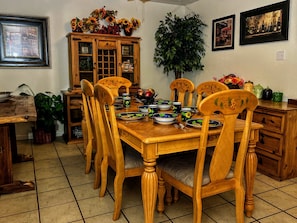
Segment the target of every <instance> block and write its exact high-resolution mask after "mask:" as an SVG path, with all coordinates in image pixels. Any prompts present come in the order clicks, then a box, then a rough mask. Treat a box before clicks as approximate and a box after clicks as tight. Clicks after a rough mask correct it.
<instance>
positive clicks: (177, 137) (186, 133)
mask: <svg viewBox="0 0 297 223" xmlns="http://www.w3.org/2000/svg"><path fill="white" fill-rule="evenodd" d="M138 105H140V104H137V103H132V106H131V108H129V109H124V110H126V111H137V107H138ZM120 112H123V110H121V111H120ZM169 112H171V111H169ZM195 117H201V116H200V115H199V114H198V115H195V116H194V117H193V118H195ZM178 119H179V118H178ZM213 119H214V120H220V116H219V115H214V117H213ZM118 127H119V133H120V137H121V140H122V141H124V142H125V143H127V144H128V145H130V146H131V147H132V148H134V149H135V150H137V151H138V152H139V153H141V155H142V157H143V163H144V166H145V168H144V172H143V174H142V177H141V190H142V200H143V209H144V222H145V223H153V219H154V211H155V208H156V200H157V190H158V177H157V174H156V164H157V160H158V158H159V157H160V156H162V155H166V154H173V153H179V152H184V151H190V150H193V149H197V148H198V145H199V139H200V135H201V130H200V129H199V128H193V127H189V126H186V128H179V127H178V125H173V124H171V125H162V124H157V123H155V122H154V121H153V119H152V118H148V117H147V116H146V117H145V118H143V119H139V120H137V121H125V120H119V121H118ZM261 128H262V125H261V124H258V123H252V129H251V133H250V139H249V147H248V151H247V156H246V165H245V183H246V197H245V213H246V216H248V217H250V216H251V215H252V212H253V210H254V199H253V187H254V179H255V175H256V169H257V156H256V153H255V147H256V143H257V141H258V140H259V130H260V129H261ZM243 129H244V120H241V119H238V120H237V122H236V129H235V142H239V141H240V139H241V135H242V132H243ZM219 133H220V128H213V129H211V130H210V131H209V141H208V146H209V147H211V146H214V145H215V144H216V141H217V139H218V135H219Z"/></svg>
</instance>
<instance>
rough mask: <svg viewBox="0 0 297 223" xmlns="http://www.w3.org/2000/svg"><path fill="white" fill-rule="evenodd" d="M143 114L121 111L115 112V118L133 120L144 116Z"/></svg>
mask: <svg viewBox="0 0 297 223" xmlns="http://www.w3.org/2000/svg"><path fill="white" fill-rule="evenodd" d="M144 116H145V115H144V114H143V113H141V112H122V113H118V114H117V118H119V119H122V120H125V121H134V120H139V119H142V118H144Z"/></svg>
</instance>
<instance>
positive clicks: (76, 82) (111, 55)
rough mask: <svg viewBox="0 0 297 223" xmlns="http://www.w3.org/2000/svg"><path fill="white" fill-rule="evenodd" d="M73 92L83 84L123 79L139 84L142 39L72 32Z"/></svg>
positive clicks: (134, 87)
mask: <svg viewBox="0 0 297 223" xmlns="http://www.w3.org/2000/svg"><path fill="white" fill-rule="evenodd" d="M67 37H68V46H69V72H70V73H69V75H70V76H69V77H70V89H71V90H73V89H80V81H81V80H82V79H87V80H89V81H90V82H92V83H96V82H97V81H98V80H100V79H102V78H105V77H111V76H122V77H125V78H127V79H129V80H130V81H131V82H132V90H133V89H136V90H137V88H139V84H140V38H139V37H127V36H118V35H103V34H83V33H69V34H68V35H67Z"/></svg>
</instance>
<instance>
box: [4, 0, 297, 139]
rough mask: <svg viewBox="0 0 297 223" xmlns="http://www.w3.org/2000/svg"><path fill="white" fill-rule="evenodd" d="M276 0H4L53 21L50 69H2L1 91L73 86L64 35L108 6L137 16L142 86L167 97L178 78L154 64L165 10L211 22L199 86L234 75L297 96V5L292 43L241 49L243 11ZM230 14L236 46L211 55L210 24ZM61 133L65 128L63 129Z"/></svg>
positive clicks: (8, 6)
mask: <svg viewBox="0 0 297 223" xmlns="http://www.w3.org/2000/svg"><path fill="white" fill-rule="evenodd" d="M275 2H279V1H277V0H261V1H259V0H249V1H246V0H224V1H218V0H199V1H197V2H196V3H193V4H191V5H188V6H186V7H183V6H176V5H167V4H161V3H153V2H147V3H145V4H143V3H142V2H140V1H139V0H134V1H127V0H117V1H110V0H102V1H98V0H62V1H61V0H26V1H19V0H10V1H6V0H0V5H1V7H0V14H14V15H24V16H46V17H49V39H50V42H49V44H50V54H51V67H50V68H42V69H41V68H34V69H31V68H17V69H14V68H0V91H3V90H9V91H13V90H15V89H16V88H17V86H18V85H20V84H22V83H26V84H28V85H29V86H30V87H31V88H32V90H33V91H34V92H35V93H37V92H40V91H47V90H49V91H52V92H54V93H59V92H60V90H61V89H67V88H68V87H69V78H68V58H67V57H68V52H67V41H66V38H65V36H66V34H67V33H68V32H70V31H71V29H70V25H69V21H70V20H71V19H72V18H73V17H76V16H77V17H80V18H82V17H86V16H88V15H89V13H90V12H91V11H92V10H93V9H95V8H101V7H102V6H104V5H105V6H106V7H107V9H114V10H118V17H128V18H131V17H136V18H139V19H140V20H141V21H142V26H141V27H140V29H139V30H137V31H136V32H135V33H134V35H135V36H140V37H141V38H142V41H141V81H142V83H141V85H142V87H144V88H146V87H153V88H155V89H156V91H157V92H158V93H159V95H160V96H161V97H163V98H168V97H169V91H168V85H169V83H170V82H171V81H172V80H173V78H174V75H172V74H171V75H169V76H166V74H163V73H162V70H163V69H162V68H157V67H156V66H155V65H154V63H153V54H154V48H155V41H154V33H155V31H156V29H157V27H158V26H159V21H160V20H163V19H164V16H165V14H166V13H167V12H170V11H172V12H173V13H176V14H178V15H184V14H185V13H186V12H192V11H194V12H197V13H199V14H200V16H201V18H202V20H203V21H204V22H205V23H207V24H208V27H207V28H206V29H205V41H206V57H205V58H204V59H203V63H204V65H205V69H204V71H194V72H193V73H187V74H185V77H188V78H190V79H192V80H193V81H194V82H195V84H196V85H197V84H198V83H199V82H201V81H205V80H210V79H212V78H213V77H220V76H222V75H223V74H229V73H236V74H238V75H240V76H241V77H243V78H244V79H245V80H251V81H254V83H255V84H258V83H260V84H262V85H263V86H264V87H266V86H269V87H270V88H272V89H273V90H277V91H283V92H284V99H285V100H287V98H297V91H296V90H295V88H296V87H295V83H297V81H296V80H297V75H296V74H295V70H297V69H296V68H297V63H296V58H297V57H296V54H297V45H296V38H297V33H296V26H295V21H297V15H296V13H297V2H296V1H293V0H291V8H290V23H289V40H288V41H281V42H273V43H264V44H255V45H246V46H240V45H239V17H240V12H243V11H247V10H250V9H254V8H258V7H261V6H265V5H269V4H272V3H275ZM231 14H235V15H236V18H235V20H236V24H235V48H234V50H226V51H211V35H212V34H211V32H212V20H213V19H216V18H221V17H224V16H228V15H231ZM280 50H283V51H284V52H285V60H284V61H276V52H277V51H280ZM59 131H60V133H62V131H63V130H62V129H60V130H59Z"/></svg>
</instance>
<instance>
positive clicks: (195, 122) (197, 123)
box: [186, 118, 223, 128]
mask: <svg viewBox="0 0 297 223" xmlns="http://www.w3.org/2000/svg"><path fill="white" fill-rule="evenodd" d="M202 122H203V119H202V118H194V119H189V120H187V121H186V125H189V126H192V127H194V128H201V127H202ZM222 125H223V124H222V123H221V122H219V121H216V120H209V128H216V127H220V126H222Z"/></svg>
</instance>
